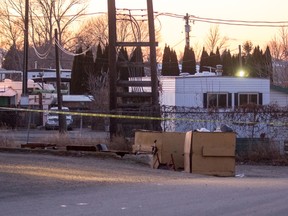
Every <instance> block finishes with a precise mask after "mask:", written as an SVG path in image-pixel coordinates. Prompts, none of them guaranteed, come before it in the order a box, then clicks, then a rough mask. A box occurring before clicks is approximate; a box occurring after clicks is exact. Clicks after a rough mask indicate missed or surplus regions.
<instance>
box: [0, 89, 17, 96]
mask: <svg viewBox="0 0 288 216" xmlns="http://www.w3.org/2000/svg"><path fill="white" fill-rule="evenodd" d="M16 94H17V92H16V91H15V90H13V89H12V88H1V87H0V97H13V96H15V95H16Z"/></svg>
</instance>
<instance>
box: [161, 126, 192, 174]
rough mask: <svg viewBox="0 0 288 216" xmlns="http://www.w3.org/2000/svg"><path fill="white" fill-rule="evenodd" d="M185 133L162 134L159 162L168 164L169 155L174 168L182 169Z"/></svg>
mask: <svg viewBox="0 0 288 216" xmlns="http://www.w3.org/2000/svg"><path fill="white" fill-rule="evenodd" d="M185 137H186V133H177V132H165V133H162V149H161V151H160V152H161V160H162V161H161V162H163V163H169V162H170V161H171V155H172V157H173V159H174V163H175V168H176V169H179V168H184V143H185Z"/></svg>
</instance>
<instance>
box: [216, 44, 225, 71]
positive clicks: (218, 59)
mask: <svg viewBox="0 0 288 216" xmlns="http://www.w3.org/2000/svg"><path fill="white" fill-rule="evenodd" d="M222 64H223V63H222V60H221V55H220V51H219V48H218V47H217V49H216V56H215V67H216V65H222Z"/></svg>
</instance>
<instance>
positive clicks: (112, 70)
mask: <svg viewBox="0 0 288 216" xmlns="http://www.w3.org/2000/svg"><path fill="white" fill-rule="evenodd" d="M107 3H108V24H109V58H108V64H109V71H108V75H109V97H110V102H109V110H110V111H113V112H114V111H115V110H116V108H117V103H116V102H117V97H116V89H115V88H116V81H117V77H116V76H117V75H116V61H117V58H116V39H117V36H116V35H117V32H116V4H115V0H107ZM113 112H112V114H114V113H113ZM116 130H117V124H116V119H115V118H110V138H112V136H113V135H114V134H116Z"/></svg>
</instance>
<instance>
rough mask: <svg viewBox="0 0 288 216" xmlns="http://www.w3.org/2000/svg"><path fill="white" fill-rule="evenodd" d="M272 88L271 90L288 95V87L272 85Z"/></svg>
mask: <svg viewBox="0 0 288 216" xmlns="http://www.w3.org/2000/svg"><path fill="white" fill-rule="evenodd" d="M270 88H271V90H274V91H278V92H282V93H285V94H288V88H286V87H282V86H277V85H273V84H272V85H271V86H270Z"/></svg>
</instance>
